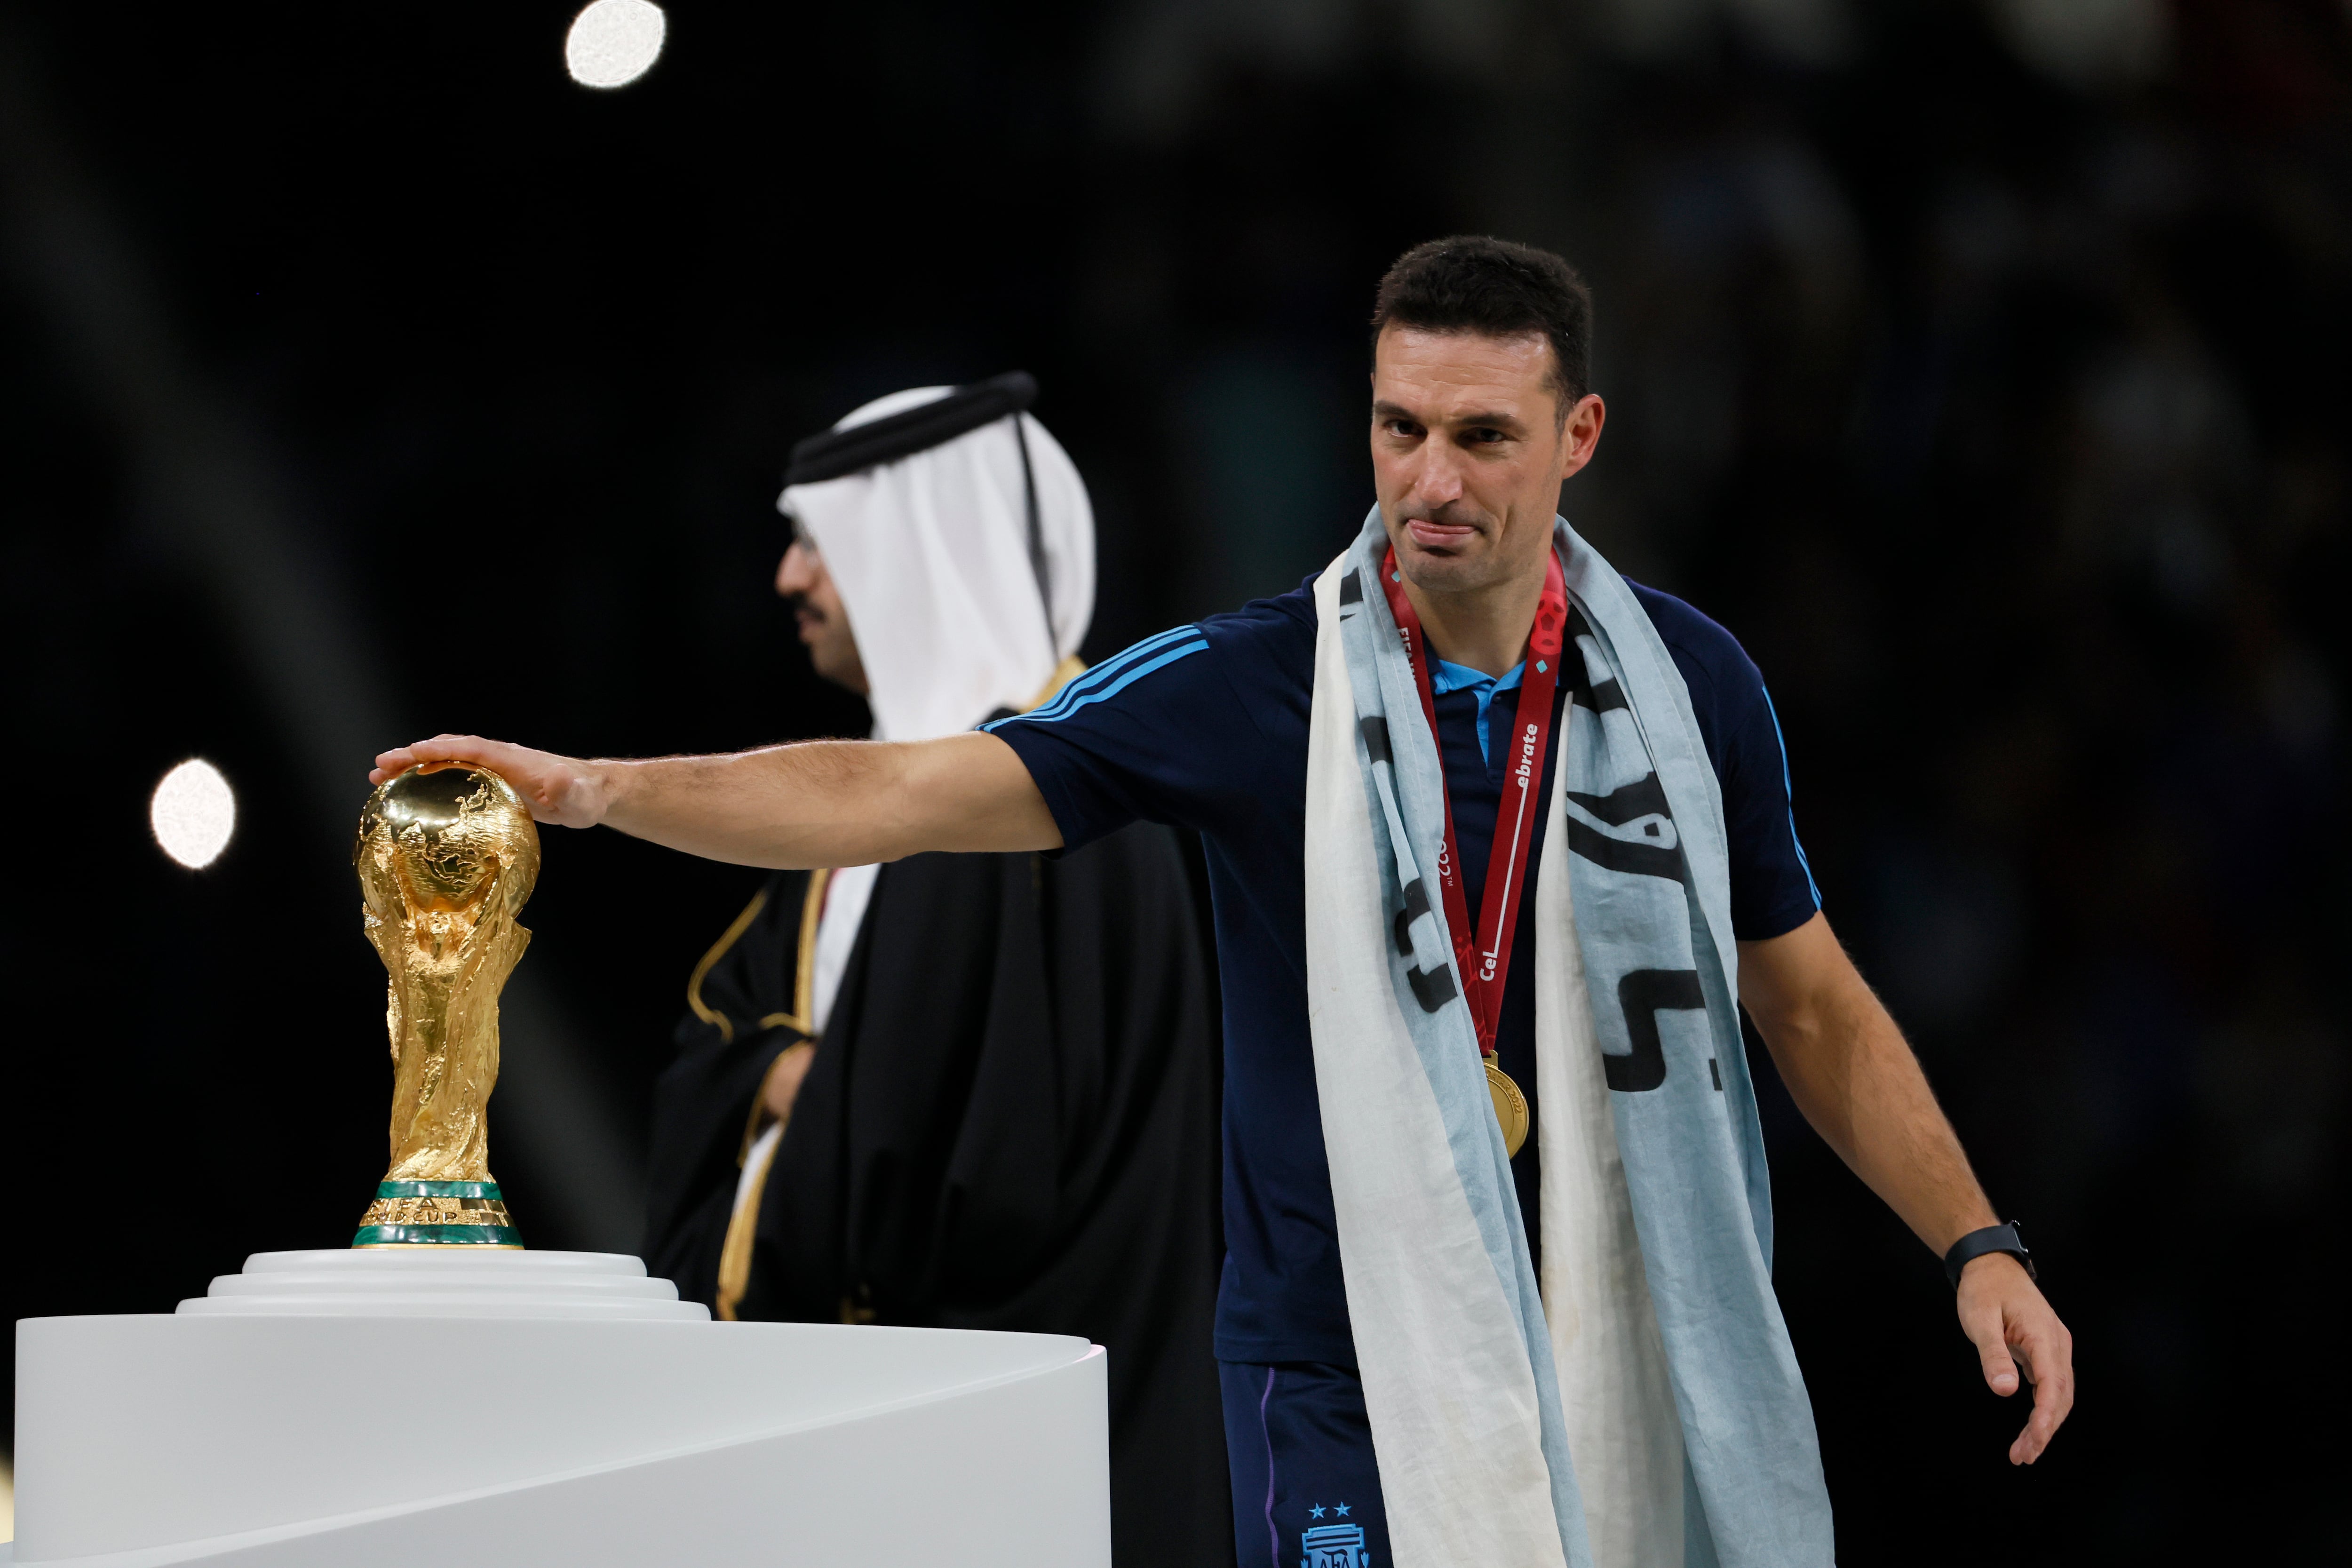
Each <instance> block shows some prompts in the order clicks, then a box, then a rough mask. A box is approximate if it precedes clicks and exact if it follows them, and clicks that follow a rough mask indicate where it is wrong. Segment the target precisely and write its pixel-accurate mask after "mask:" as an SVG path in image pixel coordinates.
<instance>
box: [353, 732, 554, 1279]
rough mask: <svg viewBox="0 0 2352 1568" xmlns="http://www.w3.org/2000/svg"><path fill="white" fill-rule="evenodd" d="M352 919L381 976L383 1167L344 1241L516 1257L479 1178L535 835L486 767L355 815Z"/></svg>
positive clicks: (371, 804)
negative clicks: (388, 1078)
mask: <svg viewBox="0 0 2352 1568" xmlns="http://www.w3.org/2000/svg"><path fill="white" fill-rule="evenodd" d="M352 864H353V865H354V866H355V867H356V868H358V870H359V877H360V890H361V894H362V916H361V919H362V922H363V923H364V924H365V926H366V930H367V938H368V941H369V942H372V943H373V944H374V947H375V951H376V953H377V956H379V957H381V958H382V959H383V967H384V972H385V973H386V974H387V975H388V976H389V977H390V982H391V984H390V985H389V987H388V993H389V1000H388V1003H387V1005H386V1009H385V1011H386V1020H385V1021H386V1023H387V1025H388V1026H389V1027H390V1030H391V1033H392V1063H393V1095H392V1168H391V1169H390V1170H388V1171H387V1172H385V1173H384V1178H383V1183H382V1184H379V1185H378V1186H377V1188H376V1196H375V1202H374V1203H373V1204H372V1205H369V1207H368V1211H367V1213H366V1214H365V1215H362V1216H361V1219H360V1228H359V1234H358V1235H357V1236H355V1237H352V1246H353V1247H420V1246H423V1247H446V1246H453V1245H454V1246H472V1247H520V1246H521V1245H522V1237H521V1236H520V1234H518V1233H517V1231H516V1230H515V1226H514V1221H513V1220H512V1219H511V1218H510V1217H509V1215H508V1214H507V1207H506V1203H505V1200H504V1199H503V1198H502V1197H501V1196H500V1194H499V1184H497V1183H496V1182H494V1181H492V1180H491V1179H490V1159H489V1140H488V1128H487V1125H486V1122H485V1113H486V1112H487V1110H488V1106H489V1099H490V1090H491V1089H492V1088H493V1087H495V1086H496V1084H497V1083H498V1079H499V988H500V987H502V986H504V985H505V984H506V982H507V976H508V975H509V974H511V973H514V966H515V964H516V963H518V962H519V961H520V959H521V957H522V952H523V949H524V948H525V947H527V946H529V945H530V931H526V930H524V929H523V928H522V927H521V926H520V925H519V924H518V923H516V916H517V915H519V914H520V912H521V910H522V906H523V903H524V901H525V900H528V899H529V898H530V889H531V884H532V883H533V882H534V881H536V880H537V879H538V877H539V829H538V827H537V826H535V825H534V824H533V823H532V822H531V819H530V808H528V807H527V806H525V805H523V803H522V799H521V797H520V796H519V795H516V794H515V792H514V788H513V786H511V785H510V784H508V783H507V781H506V780H504V779H502V778H500V777H499V775H498V774H496V773H491V772H490V771H489V770H488V769H487V768H471V767H465V766H451V767H442V768H436V769H434V770H432V771H429V772H428V771H426V770H425V769H423V768H411V769H409V770H408V771H407V772H406V773H402V774H400V775H399V776H398V777H396V778H392V779H387V780H386V781H384V783H383V784H380V785H378V786H377V788H376V790H375V793H374V794H373V795H370V796H368V802H367V805H365V806H364V807H363V808H362V810H361V812H360V831H359V841H358V843H357V844H356V845H355V846H354V847H353V848H352Z"/></svg>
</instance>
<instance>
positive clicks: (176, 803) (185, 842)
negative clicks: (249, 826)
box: [147, 757, 236, 870]
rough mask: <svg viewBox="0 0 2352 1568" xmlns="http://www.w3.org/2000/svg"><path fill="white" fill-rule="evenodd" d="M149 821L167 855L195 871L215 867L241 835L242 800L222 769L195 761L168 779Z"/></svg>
mask: <svg viewBox="0 0 2352 1568" xmlns="http://www.w3.org/2000/svg"><path fill="white" fill-rule="evenodd" d="M147 820H148V821H149V822H150V823H152V824H153V826H154V828H155V842H156V843H158V844H160V845H162V846H163V853H164V854H166V855H169V856H170V857H171V858H173V859H174V860H177V861H178V862H179V863H180V864H181V865H183V866H185V867H187V868H189V869H191V870H195V869H199V868H203V867H205V866H209V865H211V864H212V863H213V862H214V861H215V860H217V859H219V858H220V852H221V851H222V850H224V849H226V848H227V847H228V838H229V835H230V834H232V833H234V832H236V795H235V794H234V793H232V792H231V791H230V789H229V787H228V780H226V779H225V778H223V777H221V771H220V770H219V769H218V768H216V767H215V766H213V765H212V763H208V762H205V761H204V760H203V759H202V758H200V757H191V758H189V759H188V760H187V761H186V762H184V763H181V764H180V765H179V766H178V767H176V768H173V770H172V771H171V772H170V773H165V774H164V775H163V783H162V784H157V785H156V786H155V798H154V799H153V800H152V801H151V802H149V803H148V806H147Z"/></svg>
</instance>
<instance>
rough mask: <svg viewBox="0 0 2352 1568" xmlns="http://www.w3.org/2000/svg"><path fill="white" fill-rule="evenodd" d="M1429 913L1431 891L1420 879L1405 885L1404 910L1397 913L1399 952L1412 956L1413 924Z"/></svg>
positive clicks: (1408, 956) (1416, 878)
mask: <svg viewBox="0 0 2352 1568" xmlns="http://www.w3.org/2000/svg"><path fill="white" fill-rule="evenodd" d="M1428 912H1429V889H1428V887H1427V886H1426V885H1425V884H1424V883H1423V881H1422V879H1420V878H1418V877H1415V878H1414V879H1412V881H1410V882H1408V883H1406V884H1405V889H1404V908H1402V909H1401V910H1398V911H1397V918H1396V944H1397V952H1401V953H1402V954H1403V955H1404V956H1405V957H1407V958H1411V957H1412V922H1413V921H1417V920H1419V919H1421V917H1422V916H1423V915H1425V914H1427V913H1428Z"/></svg>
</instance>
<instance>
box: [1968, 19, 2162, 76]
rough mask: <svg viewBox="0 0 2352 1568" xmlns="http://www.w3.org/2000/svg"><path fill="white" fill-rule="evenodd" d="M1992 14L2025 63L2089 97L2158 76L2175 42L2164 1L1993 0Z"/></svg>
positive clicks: (1996, 23) (1994, 21) (2010, 44)
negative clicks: (2110, 88) (2102, 89)
mask: <svg viewBox="0 0 2352 1568" xmlns="http://www.w3.org/2000/svg"><path fill="white" fill-rule="evenodd" d="M1991 9H1992V20H1993V25H1994V26H1995V27H1997V28H1998V29H1999V30H2000V33H2001V34H2002V36H2003V37H2006V38H2007V39H2008V41H2009V47H2011V49H2014V50H2015V51H2016V52H2017V53H2018V55H2019V56H2020V57H2021V58H2023V59H2024V61H2025V62H2026V64H2028V65H2030V66H2032V67H2033V68H2035V69H2037V70H2040V71H2042V72H2045V73H2046V74H2048V75H2050V76H2053V77H2055V78H2057V79H2059V80H2060V81H2062V82H2064V83H2066V84H2067V85H2069V86H2071V87H2074V88H2078V89H2082V90H2084V91H2086V92H2087V91H2091V90H2094V89H2098V88H2102V87H2109V86H2116V85H2119V84H2125V83H2129V82H2135V81H2145V80H2147V79H2149V78H2151V77H2154V76H2156V75H2158V73H2160V72H2161V71H2162V70H2163V68H2164V64H2165V55H2166V51H2167V50H2168V47H2170V44H2171V41H2172V40H2171V31H2172V27H2171V21H2172V18H2171V13H2170V10H2169V8H2168V7H2167V6H2166V5H2164V4H2163V0H1993V4H1992V7H1991Z"/></svg>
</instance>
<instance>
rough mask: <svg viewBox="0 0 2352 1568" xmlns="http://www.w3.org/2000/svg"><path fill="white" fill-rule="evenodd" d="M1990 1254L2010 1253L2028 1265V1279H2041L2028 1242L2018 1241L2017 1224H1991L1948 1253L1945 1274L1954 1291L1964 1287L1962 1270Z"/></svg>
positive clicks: (1960, 1242) (1963, 1238) (1945, 1258)
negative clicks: (2034, 1265) (2026, 1245)
mask: <svg viewBox="0 0 2352 1568" xmlns="http://www.w3.org/2000/svg"><path fill="white" fill-rule="evenodd" d="M1988 1252H2006V1253H2008V1254H2009V1255H2010V1256H2011V1258H2016V1259H2017V1260H2018V1261H2019V1262H2020V1263H2022V1264H2024V1265H2025V1277H2026V1278H2027V1279H2040V1278H2041V1276H2040V1275H2039V1274H2037V1273H2035V1272H2034V1270H2033V1254H2032V1253H2030V1252H2028V1251H2026V1250H2025V1243H2024V1242H2022V1241H2021V1240H2020V1239H2018V1235H2017V1222H2016V1221H2015V1220H2011V1221H2010V1222H2009V1223H2008V1224H2007V1225H1989V1226H1985V1227H1984V1228H1983V1229H1982V1230H1972V1231H1970V1232H1969V1233H1968V1235H1966V1236H1964V1237H1960V1239H1959V1240H1958V1241H1956V1242H1954V1243H1952V1250H1951V1251H1949V1252H1947V1253H1946V1254H1944V1273H1945V1274H1946V1275H1947V1276H1948V1278H1949V1279H1951V1281H1952V1289H1955V1290H1957V1289H1959V1288H1960V1270H1961V1269H1963V1268H1967V1267H1968V1266H1969V1263H1970V1262H1971V1261H1973V1260H1974V1259H1976V1258H1982V1257H1983V1256H1984V1255H1985V1254H1986V1253H1988Z"/></svg>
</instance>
